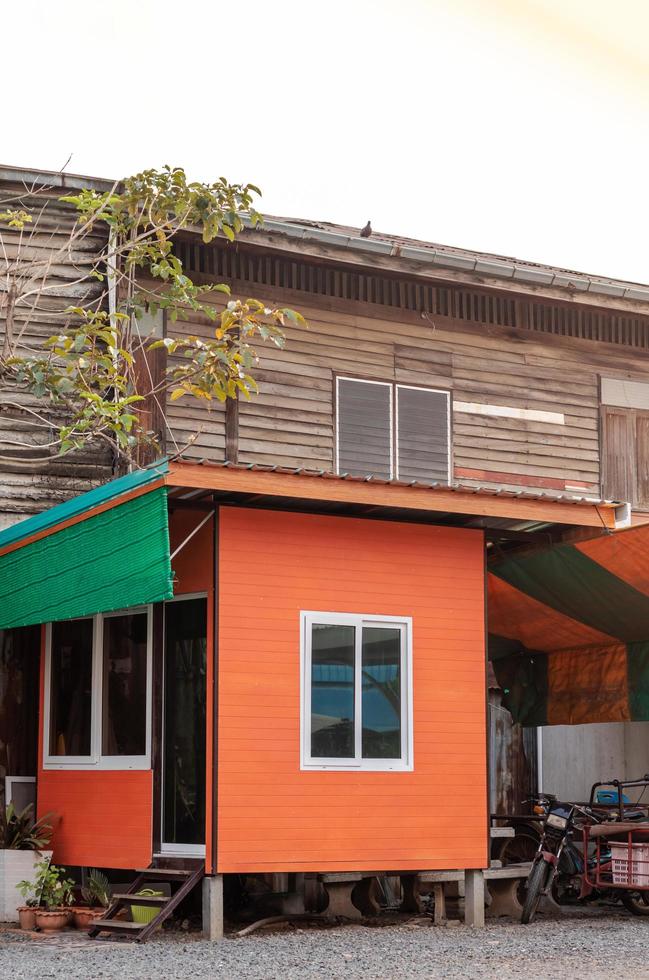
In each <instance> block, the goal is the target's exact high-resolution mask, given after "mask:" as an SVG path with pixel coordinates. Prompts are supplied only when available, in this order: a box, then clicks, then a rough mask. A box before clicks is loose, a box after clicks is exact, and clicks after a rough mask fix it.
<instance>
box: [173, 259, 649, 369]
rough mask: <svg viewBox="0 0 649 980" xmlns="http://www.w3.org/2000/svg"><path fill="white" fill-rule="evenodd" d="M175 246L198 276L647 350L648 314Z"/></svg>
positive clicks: (186, 265)
mask: <svg viewBox="0 0 649 980" xmlns="http://www.w3.org/2000/svg"><path fill="white" fill-rule="evenodd" d="M175 248H176V253H177V255H178V257H179V258H180V259H181V260H182V262H183V264H184V265H185V268H186V269H187V270H188V271H189V272H190V273H191V274H194V275H196V274H198V275H200V274H204V275H206V276H209V277H214V278H221V279H223V280H224V281H228V280H239V281H241V282H249V283H260V284H262V285H265V286H273V287H277V288H283V289H295V290H299V291H301V292H305V293H312V294H315V295H319V296H330V297H334V298H336V299H346V300H356V301H359V302H362V303H376V304H377V305H379V306H390V307H393V308H396V309H400V310H411V311H412V312H418V313H423V312H425V313H429V314H431V315H434V316H444V317H452V318H454V319H456V320H471V321H473V322H475V323H485V324H493V325H494V326H500V327H518V328H521V329H524V330H534V331H538V332H539V333H548V334H555V335H558V336H561V337H576V338H580V339H583V340H597V341H604V342H605V343H609V344H622V345H624V346H625V347H637V348H641V349H643V350H649V317H642V316H632V315H628V314H622V313H610V312H608V311H604V310H597V309H588V308H583V307H577V306H572V305H562V304H561V303H548V302H538V301H536V300H527V299H524V298H520V299H518V298H513V297H509V296H500V295H497V294H494V293H490V292H483V291H481V290H479V289H466V288H461V287H458V286H442V285H439V286H438V285H433V284H430V285H428V284H425V283H421V282H416V281H414V280H407V279H401V278H398V277H396V276H389V275H372V274H371V273H369V272H356V271H346V270H344V269H338V268H334V267H333V266H331V267H328V266H325V265H319V264H317V263H314V262H307V261H305V260H301V259H298V260H293V259H290V258H282V257H279V256H274V255H263V256H262V255H253V254H251V253H248V252H242V251H239V250H238V249H236V248H234V247H233V248H223V247H222V246H220V245H219V244H216V245H215V244H212V245H203V244H201V243H194V242H190V241H178V242H176V246H175Z"/></svg>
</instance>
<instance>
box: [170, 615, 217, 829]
mask: <svg viewBox="0 0 649 980" xmlns="http://www.w3.org/2000/svg"><path fill="white" fill-rule="evenodd" d="M206 678H207V600H206V599H181V600H177V601H176V602H167V603H165V661H164V742H163V756H162V760H163V761H162V766H163V775H162V781H163V801H164V805H163V814H162V840H163V842H164V843H165V844H204V843H205V765H206V761H205V759H206V757H205V741H206V725H207V722H206V703H207V687H206V683H207V682H206Z"/></svg>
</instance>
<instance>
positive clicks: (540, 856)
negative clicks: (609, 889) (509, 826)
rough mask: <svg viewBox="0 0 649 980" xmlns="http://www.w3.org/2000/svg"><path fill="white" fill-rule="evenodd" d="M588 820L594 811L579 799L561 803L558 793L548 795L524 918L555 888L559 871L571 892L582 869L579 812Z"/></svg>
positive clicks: (530, 914) (528, 884) (526, 898)
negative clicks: (576, 834)
mask: <svg viewBox="0 0 649 980" xmlns="http://www.w3.org/2000/svg"><path fill="white" fill-rule="evenodd" d="M577 813H579V814H581V815H582V816H583V817H584V818H585V819H586V820H596V818H595V817H594V815H593V814H592V813H591V812H589V811H587V810H586V809H585V808H582V807H580V806H578V805H577V804H576V803H561V802H560V801H559V800H557V799H556V798H555V797H548V809H547V813H546V817H545V822H544V824H543V830H542V833H541V840H540V842H539V846H538V850H537V852H536V855H535V857H534V861H533V863H532V868H531V870H530V873H529V876H528V879H527V886H526V890H525V901H524V904H523V912H522V915H521V922H523V923H524V924H525V925H527V923H529V922H531V921H532V920H533V918H534V916H535V914H536V910H537V909H538V906H539V902H540V901H541V898H542V896H543V895H547V894H549V893H551V892H552V886H553V883H554V881H555V878H556V877H557V875H558V874H559V873H560V875H561V878H562V879H563V880H564V881H565V882H566V883H567V887H568V888H570V890H571V891H572V892H574V891H575V890H576V889H575V884H574V882H575V879H577V880H579V877H580V875H581V874H582V873H583V855H580V853H579V850H578V848H577V847H576V846H575V844H574V841H573V837H574V832H575V818H576V814H577Z"/></svg>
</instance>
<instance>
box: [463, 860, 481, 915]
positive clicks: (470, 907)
mask: <svg viewBox="0 0 649 980" xmlns="http://www.w3.org/2000/svg"><path fill="white" fill-rule="evenodd" d="M464 921H465V923H466V924H467V925H468V926H475V927H476V928H482V927H483V926H484V875H483V873H482V871H481V870H480V868H467V869H466V871H465V872H464Z"/></svg>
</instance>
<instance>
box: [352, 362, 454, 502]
mask: <svg viewBox="0 0 649 980" xmlns="http://www.w3.org/2000/svg"><path fill="white" fill-rule="evenodd" d="M450 449H451V447H450V393H449V392H448V391H439V390H436V389H434V388H418V387H415V386H414V385H402V384H393V383H392V382H389V381H365V380H359V379H357V378H346V377H337V378H336V464H337V472H338V473H354V474H358V475H371V476H378V477H381V478H382V479H384V480H390V479H393V478H396V479H399V480H420V481H422V482H425V483H426V482H427V483H435V482H441V483H448V482H449V478H450Z"/></svg>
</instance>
